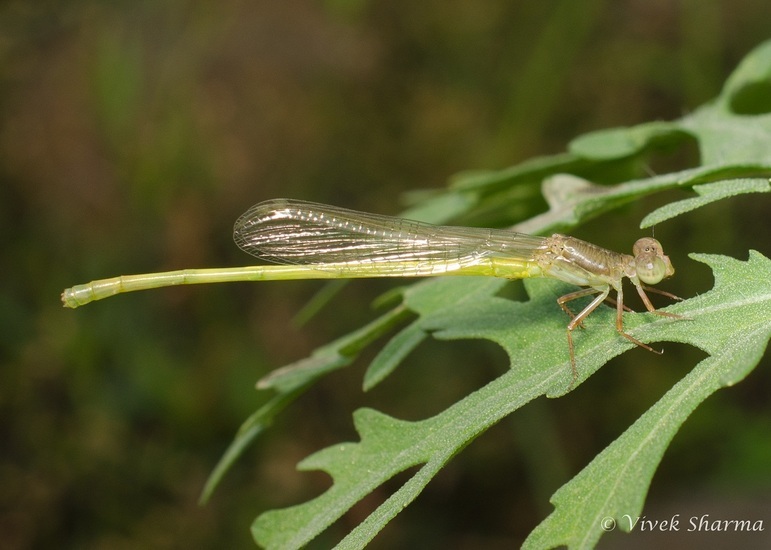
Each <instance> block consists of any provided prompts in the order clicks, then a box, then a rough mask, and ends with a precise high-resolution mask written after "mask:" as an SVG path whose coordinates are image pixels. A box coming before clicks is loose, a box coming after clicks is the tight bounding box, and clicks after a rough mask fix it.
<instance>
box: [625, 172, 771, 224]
mask: <svg viewBox="0 0 771 550" xmlns="http://www.w3.org/2000/svg"><path fill="white" fill-rule="evenodd" d="M693 190H694V191H696V194H697V195H699V196H698V197H695V198H692V199H685V200H682V201H677V202H670V203H669V204H666V205H664V206H662V207H661V208H657V209H656V210H654V211H653V212H651V213H650V214H648V215H647V216H645V218H643V221H642V222H640V228H642V229H644V228H646V227H651V226H654V225H656V224H657V223H661V222H663V221H666V220H669V219H672V218H674V217H676V216H679V215H680V214H685V213H686V212H690V211H692V210H696V209H697V208H701V207H702V206H706V205H708V204H711V203H713V202H716V201H719V200H722V199H726V198H728V197H734V196H736V195H742V194H745V193H768V192H771V185H769V182H768V180H766V179H758V178H753V179H740V180H726V181H719V182H716V183H707V184H704V185H694V186H693Z"/></svg>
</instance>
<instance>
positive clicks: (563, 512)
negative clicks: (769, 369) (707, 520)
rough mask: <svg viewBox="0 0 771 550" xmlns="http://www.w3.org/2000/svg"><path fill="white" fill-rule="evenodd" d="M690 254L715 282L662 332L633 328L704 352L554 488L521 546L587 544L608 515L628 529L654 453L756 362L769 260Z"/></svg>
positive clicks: (768, 302) (765, 316)
mask: <svg viewBox="0 0 771 550" xmlns="http://www.w3.org/2000/svg"><path fill="white" fill-rule="evenodd" d="M692 257H693V258H694V259H695V260H699V261H701V262H704V263H705V264H707V265H709V266H710V267H712V269H713V271H714V274H715V287H714V288H713V289H712V290H711V291H710V292H708V293H707V294H704V295H702V296H699V297H697V298H693V299H691V300H688V301H687V302H684V303H682V304H679V305H677V306H674V307H672V308H670V311H672V312H677V313H681V314H684V315H688V316H689V318H690V320H688V321H683V322H680V323H677V324H675V325H672V326H670V327H667V328H666V329H665V330H662V327H661V326H653V325H651V326H649V327H645V328H644V329H642V330H641V331H640V334H641V335H644V336H645V337H646V338H647V339H653V340H656V339H659V338H666V339H668V340H676V341H680V342H686V343H689V344H692V345H695V346H697V347H699V348H701V349H703V350H704V351H706V352H707V353H709V354H710V356H709V357H708V358H706V359H704V360H703V361H702V362H700V363H699V364H698V365H697V366H696V367H695V368H694V369H693V370H692V371H691V372H690V373H689V374H688V375H687V376H686V377H685V378H683V379H682V380H681V381H680V382H678V383H677V384H676V385H675V386H674V387H673V388H672V389H670V390H669V391H668V392H667V393H666V395H664V396H663V397H662V398H661V399H660V400H659V401H658V402H657V403H656V404H655V405H654V406H653V407H651V408H650V409H649V410H648V411H647V412H646V413H645V414H643V415H642V416H641V417H640V418H639V419H638V420H637V421H636V422H635V423H634V424H633V425H632V426H631V427H630V428H629V429H627V430H626V432H624V434H622V435H621V437H619V438H618V439H617V440H616V441H614V442H613V443H612V444H611V445H610V446H609V447H608V448H606V449H605V450H604V451H603V452H602V453H600V454H599V455H598V456H597V457H596V458H595V459H594V460H593V461H592V462H591V464H589V465H588V466H587V467H586V468H584V469H583V470H582V471H581V472H580V473H579V474H578V475H577V476H575V477H574V478H573V479H572V480H571V481H570V482H569V483H567V484H565V485H564V486H563V487H562V488H560V489H559V490H558V491H557V492H556V493H555V494H554V496H553V497H552V499H551V501H552V503H553V504H554V506H555V511H554V512H553V513H552V514H551V515H550V516H549V517H548V518H546V519H545V520H544V521H543V522H542V523H541V524H540V525H539V526H538V527H537V528H536V529H535V530H534V531H533V532H532V533H531V534H530V536H529V537H528V539H527V540H526V541H525V545H524V547H525V548H552V547H555V546H560V545H567V546H568V547H570V548H589V547H592V546H594V545H595V544H596V543H597V541H598V540H599V538H600V536H601V535H602V533H603V526H607V525H608V523H607V522H608V521H610V520H612V521H613V524H615V525H617V526H619V527H620V528H621V529H623V530H624V531H627V532H628V531H630V530H631V528H632V526H633V525H634V523H635V520H636V518H638V517H639V516H640V515H641V513H642V507H643V503H644V500H645V495H646V494H647V489H648V487H649V486H650V482H651V478H652V477H653V474H654V473H655V471H656V468H657V467H658V464H659V462H660V461H661V457H662V455H663V454H664V451H665V450H666V448H667V446H668V445H669V442H670V441H671V440H672V438H673V437H674V435H675V433H677V431H678V430H679V429H680V426H681V425H682V424H683V422H685V420H686V419H687V418H688V416H689V415H690V414H691V413H692V412H693V410H694V409H695V408H696V407H697V406H698V405H699V404H700V403H701V402H702V401H704V400H705V399H706V398H707V397H709V396H710V395H712V394H713V393H714V392H715V391H717V390H718V389H720V388H722V387H724V386H730V385H733V384H736V383H737V382H739V381H740V380H742V379H743V378H744V377H745V376H747V374H748V373H749V372H750V371H751V370H752V368H753V367H754V366H755V365H757V363H758V362H759V361H760V358H761V357H762V355H763V353H764V351H765V349H766V346H767V345H768V340H769V337H771V287H770V286H769V284H768V274H769V273H771V262H770V261H769V260H768V258H765V257H764V256H762V255H760V254H759V253H757V252H754V251H753V252H752V253H751V254H750V258H749V260H748V261H747V262H741V261H738V260H735V259H733V258H728V257H725V256H710V255H706V254H694V255H692ZM727 327H730V328H727ZM646 341H647V340H646ZM578 502H580V503H581V505H580V506H577V505H576V503H578Z"/></svg>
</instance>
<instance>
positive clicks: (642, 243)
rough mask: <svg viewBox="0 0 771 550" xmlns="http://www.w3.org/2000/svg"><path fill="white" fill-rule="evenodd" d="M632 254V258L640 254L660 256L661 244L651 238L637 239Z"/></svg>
mask: <svg viewBox="0 0 771 550" xmlns="http://www.w3.org/2000/svg"><path fill="white" fill-rule="evenodd" d="M632 254H633V255H634V256H638V255H640V254H651V255H652V256H658V255H659V254H661V243H660V242H659V241H657V240H656V239H653V238H651V237H644V238H642V239H638V240H637V242H636V243H634V246H633V247H632Z"/></svg>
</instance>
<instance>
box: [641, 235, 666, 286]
mask: <svg viewBox="0 0 771 550" xmlns="http://www.w3.org/2000/svg"><path fill="white" fill-rule="evenodd" d="M641 240H642V239H641ZM637 242H640V241H637ZM635 267H636V269H637V276H638V277H639V278H640V280H641V281H642V282H643V283H645V284H646V285H655V284H657V283H660V282H661V280H662V279H663V278H664V277H666V276H667V265H666V263H665V262H664V260H662V259H661V258H660V257H659V256H656V255H655V254H650V253H645V254H640V255H638V256H637V257H636V258H635Z"/></svg>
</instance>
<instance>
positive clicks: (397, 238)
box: [233, 199, 545, 275]
mask: <svg viewBox="0 0 771 550" xmlns="http://www.w3.org/2000/svg"><path fill="white" fill-rule="evenodd" d="M233 238H234V240H235V241H236V244H238V246H239V247H240V248H241V249H242V250H243V251H245V252H247V253H249V254H251V255H253V256H256V257H257V258H261V259H264V260H268V261H272V262H277V263H283V264H286V263H288V264H315V265H319V264H327V263H332V264H336V265H337V266H339V265H340V264H348V265H350V266H351V267H352V268H354V267H356V266H362V267H364V266H368V267H370V268H371V267H374V266H373V265H372V264H377V270H378V272H379V273H380V274H387V273H392V274H394V275H397V274H399V273H400V270H403V269H405V268H406V267H407V266H408V265H409V266H412V267H413V268H414V266H416V265H417V264H424V265H433V266H437V267H438V266H443V265H446V266H450V265H452V266H453V269H457V268H458V267H463V266H467V265H474V264H476V263H479V262H480V261H482V260H483V259H485V258H489V257H494V256H500V257H505V258H519V259H522V260H531V259H532V257H533V252H534V251H535V250H537V249H538V248H541V247H543V245H544V241H545V239H544V238H543V237H534V236H531V235H526V234H523V233H515V232H513V231H506V230H500V229H483V228H473V227H454V226H439V225H431V224H427V223H422V222H417V221H413V220H405V219H401V218H395V217H390V216H380V215H376V214H366V213H363V212H356V211H353V210H346V209H344V208H337V207H334V206H327V205H323V204H316V203H310V202H303V201H296V200H290V199H275V200H270V201H266V202H262V203H260V204H257V205H255V206H253V207H252V208H250V209H249V210H247V211H246V213H244V215H243V216H241V217H240V218H239V219H238V220H237V221H236V223H235V227H234V229H233ZM448 269H449V267H448Z"/></svg>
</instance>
